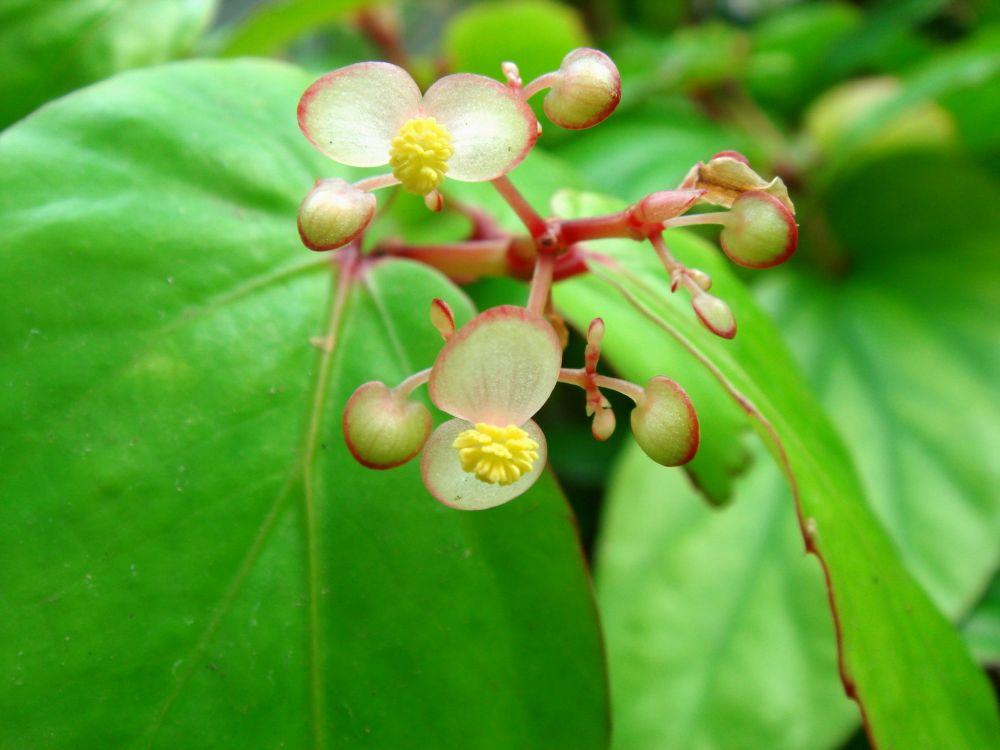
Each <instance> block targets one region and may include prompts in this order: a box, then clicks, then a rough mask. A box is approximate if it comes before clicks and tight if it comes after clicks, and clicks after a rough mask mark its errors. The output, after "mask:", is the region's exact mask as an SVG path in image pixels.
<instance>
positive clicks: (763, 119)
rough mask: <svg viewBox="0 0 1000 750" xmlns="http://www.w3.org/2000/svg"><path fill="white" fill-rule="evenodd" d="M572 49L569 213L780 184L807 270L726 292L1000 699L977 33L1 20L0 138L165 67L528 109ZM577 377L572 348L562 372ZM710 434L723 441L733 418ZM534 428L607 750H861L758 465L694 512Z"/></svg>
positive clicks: (516, 14)
mask: <svg viewBox="0 0 1000 750" xmlns="http://www.w3.org/2000/svg"><path fill="white" fill-rule="evenodd" d="M583 45H592V46H597V47H599V48H601V49H603V50H605V51H607V52H608V53H609V54H610V55H611V56H612V58H613V59H614V60H615V61H616V62H617V64H618V66H619V68H620V70H621V73H622V79H623V97H622V102H621V106H620V107H619V109H618V111H617V112H616V113H615V114H614V115H613V117H611V118H610V119H609V120H608V121H607V122H606V123H604V124H602V125H601V126H600V127H597V128H595V129H593V130H590V131H584V132H579V133H576V132H574V133H568V132H564V131H559V130H558V129H557V128H555V127H554V126H551V125H549V124H547V123H546V124H545V133H544V137H543V139H542V140H541V142H540V145H541V148H542V149H544V150H547V151H548V152H549V155H550V156H551V158H552V159H553V160H554V161H552V162H551V164H559V165H560V166H559V169H564V170H566V173H567V174H568V173H572V175H573V177H572V180H573V183H574V186H575V187H585V188H586V187H589V188H597V189H600V190H601V191H602V192H605V193H609V194H611V195H613V196H615V197H618V198H621V199H624V200H635V199H637V198H639V197H641V196H642V195H644V194H646V193H648V192H651V191H653V190H658V189H664V188H669V187H672V186H674V185H675V184H676V183H678V182H679V181H680V179H681V178H682V177H683V175H684V174H685V172H686V171H687V170H688V168H689V167H690V166H691V165H692V164H693V163H694V162H696V161H698V160H702V159H706V158H707V157H708V156H710V155H711V154H713V153H715V152H718V151H721V150H725V149H736V150H740V151H743V152H744V153H746V154H747V155H748V156H749V158H750V160H751V163H753V164H754V166H755V168H756V169H757V171H758V172H760V173H761V174H765V175H770V174H777V175H780V176H781V177H782V178H783V179H784V180H785V181H786V182H787V183H788V185H789V187H790V190H791V192H792V195H793V196H794V199H795V202H796V205H797V208H798V220H799V223H800V227H801V229H800V232H801V235H800V236H801V240H800V249H799V251H798V253H797V254H796V256H795V257H794V258H793V259H792V261H791V262H789V263H788V264H787V265H786V266H785V267H783V268H781V269H779V270H777V271H774V272H767V273H755V272H743V273H742V276H743V278H744V281H746V282H747V283H748V284H750V285H751V288H752V289H753V290H754V293H755V294H756V296H757V299H758V301H759V302H760V304H762V305H763V306H764V307H765V308H766V309H767V310H768V311H769V312H770V313H771V314H772V315H773V316H774V319H775V320H776V322H777V325H778V327H779V329H780V330H781V331H782V333H783V335H784V336H785V338H786V341H787V343H788V344H789V346H790V347H791V349H792V350H793V353H794V354H795V355H796V358H797V359H798V362H799V364H800V365H801V366H802V368H803V369H804V371H805V372H806V374H807V376H808V378H809V381H810V384H811V386H812V388H813V389H814V391H815V393H816V394H817V395H818V396H819V397H820V399H821V400H822V402H823V404H824V406H825V407H826V410H827V412H828V414H829V416H830V417H831V418H832V419H833V421H834V423H835V424H836V425H837V427H838V428H839V430H840V431H841V434H842V435H843V437H844V438H845V439H846V441H847V443H848V445H849V447H850V449H851V452H852V455H853V458H854V460H855V461H856V463H857V465H858V467H859V469H860V471H861V474H862V477H863V481H864V484H865V487H866V489H867V491H868V495H869V497H870V498H871V499H872V502H873V504H874V506H875V510H876V511H877V513H878V515H879V517H880V519H881V521H882V522H883V523H884V524H885V526H886V528H887V529H888V531H889V533H890V535H891V536H892V538H893V540H894V542H895V543H896V545H897V546H898V548H899V550H900V553H901V555H902V557H903V559H904V561H905V563H906V565H907V567H908V568H909V570H910V571H911V573H912V574H913V575H914V576H915V577H916V578H917V580H918V581H919V582H920V583H921V584H922V585H923V586H924V587H925V589H926V590H927V591H928V593H929V594H930V595H931V597H932V599H933V600H934V601H935V603H936V604H937V605H938V606H939V607H940V608H941V609H942V610H943V611H944V612H945V613H946V614H947V615H948V616H949V617H950V618H951V619H952V620H953V621H954V622H955V623H956V625H957V626H958V627H959V628H961V630H962V631H963V632H964V634H965V636H966V638H967V641H968V643H969V645H970V647H971V648H972V649H973V652H974V654H975V655H976V657H977V658H978V659H979V660H980V662H981V663H982V665H983V666H984V668H985V669H986V670H987V671H988V672H989V673H990V674H991V676H992V677H993V679H994V680H997V679H998V675H1000V671H998V670H1000V579H998V578H997V567H998V561H1000V508H998V505H1000V498H998V492H997V487H998V462H1000V458H998V456H1000V439H998V432H997V430H998V416H997V408H998V407H997V398H996V395H997V391H996V388H997V385H996V384H997V383H998V382H1000V363H998V356H997V355H998V351H1000V347H998V344H1000V337H998V328H997V318H998V313H1000V309H998V305H997V296H998V293H997V289H998V288H1000V287H998V284H1000V255H998V253H1000V229H998V225H997V224H996V223H995V216H996V207H997V205H1000V127H998V123H1000V7H998V6H997V5H996V4H995V3H992V2H989V1H988V0H899V1H896V2H853V3H848V2H840V1H821V2H794V1H793V0H728V1H726V0H718V1H717V2H710V1H708V0H703V1H699V0H695V1H693V2H663V0H622V1H621V2H614V1H613V0H592V1H590V2H586V1H581V2H574V3H557V2H550V1H549V0H513V1H505V2H483V3H462V2H452V1H449V0H435V1H431V2H419V3H417V2H403V3H398V4H392V5H384V4H376V3H371V2H363V1H362V0H354V1H351V0H327V1H325V2H321V1H319V0H273V1H270V2H269V1H267V0H265V1H263V2H261V1H254V0H223V2H221V3H220V4H214V3H212V2H209V0H200V1H199V0H186V1H184V2H168V1H167V0H142V1H138V2H134V3H116V2H111V1H109V0H78V1H76V2H72V3H51V4H50V3H30V2H24V1H23V0H20V1H19V0H4V1H3V2H0V70H3V71H4V77H3V81H2V83H0V91H2V97H0V102H2V105H0V124H3V125H6V124H9V123H11V122H13V121H15V120H17V119H19V118H20V117H22V116H24V115H26V114H27V113H29V112H30V111H32V110H33V109H35V108H36V107H37V106H38V105H40V104H42V103H43V102H44V101H46V100H48V99H52V98H55V97H58V96H60V95H62V94H64V93H66V92H68V91H70V90H72V89H73V88H77V87H79V86H83V85H85V84H87V83H90V82H92V81H96V80H99V79H101V78H103V77H106V76H108V75H111V74H112V73H114V72H116V71H118V70H122V69H126V68H130V67H137V66H144V65H150V64H153V63H157V62H161V61H164V60H168V59H171V58H177V57H186V56H218V57H237V56H267V57H277V58H282V59H286V60H290V61H292V62H294V63H296V64H298V65H300V66H302V67H304V68H306V69H307V70H309V71H312V72H317V73H318V72H322V71H326V70H329V69H332V68H335V67H338V66H340V65H344V64H348V63H351V62H355V61H357V60H359V59H388V60H391V61H393V62H397V63H399V64H404V65H406V66H407V67H408V68H409V69H410V70H411V71H413V72H414V74H415V75H416V77H417V78H418V80H419V81H421V82H422V83H423V84H426V83H427V82H429V81H431V80H433V78H435V77H436V76H438V75H440V74H441V73H443V72H447V71H452V70H463V71H472V72H479V73H483V74H486V75H491V76H495V77H498V76H499V67H498V62H499V61H500V60H508V59H509V60H514V61H516V62H517V63H518V65H519V66H520V69H521V72H522V76H523V77H524V80H525V81H528V80H529V79H531V78H532V77H534V76H536V75H538V74H541V73H543V72H546V71H548V70H552V69H554V68H555V67H557V66H558V63H559V61H560V60H561V58H562V56H563V55H564V54H565V53H566V52H567V51H568V50H570V49H572V48H574V47H578V46H583ZM26 61H27V62H26ZM543 122H544V121H543ZM532 158H535V157H532ZM529 169H530V167H529V165H525V167H523V168H522V170H529ZM522 174H530V173H529V172H527V171H525V172H523V173H522ZM512 177H513V179H514V181H515V182H518V180H519V172H515V173H514V174H513V175H512ZM526 179H529V180H530V179H533V177H528V178H526ZM400 203H401V204H402V205H401V206H399V207H396V206H394V208H393V210H392V211H391V212H390V213H389V214H388V216H387V218H386V220H385V221H384V222H383V223H382V225H381V226H380V227H379V228H378V229H377V232H378V233H381V234H382V236H385V235H391V234H394V233H401V232H404V231H405V232H406V233H407V234H408V236H410V237H411V238H412V237H413V235H414V233H415V232H429V233H430V234H429V235H428V236H429V237H434V236H446V235H447V234H449V233H456V232H458V231H461V228H462V227H461V226H455V222H456V221H457V219H456V218H455V217H454V216H452V217H451V218H450V219H449V220H448V221H446V222H444V224H443V225H439V226H438V227H436V228H431V229H428V228H426V227H425V226H424V224H425V223H426V222H424V221H423V218H422V216H423V215H422V214H414V213H413V210H412V209H413V206H412V205H411V204H407V203H406V201H400ZM446 216H447V214H446ZM699 231H700V230H699ZM704 234H706V236H711V233H710V232H709V231H707V230H706V231H705V232H704ZM470 291H471V292H472V294H473V297H474V298H475V299H476V300H477V301H478V302H479V303H480V304H490V303H491V302H496V301H499V300H501V299H503V300H506V301H509V300H510V299H511V298H516V297H517V296H518V295H523V287H522V286H520V285H518V284H516V283H514V282H507V281H484V282H478V283H476V284H474V285H472V286H471V287H470ZM642 345H643V339H642V338H641V336H640V335H639V334H638V333H636V338H635V340H634V342H633V346H635V347H641V346H642ZM581 355H582V343H581V340H580V338H579V336H576V335H574V337H573V339H572V341H571V344H570V351H569V354H568V355H567V356H568V358H569V359H570V361H573V360H574V359H577V358H579V357H580V356H581ZM626 359H627V357H626ZM621 366H623V367H624V366H626V365H621ZM668 367H669V365H668ZM669 372H670V371H669V369H668V373H669ZM695 377H696V376H695ZM685 385H687V383H685ZM713 418H718V419H720V420H721V421H723V422H727V423H733V424H734V425H735V426H734V428H733V430H734V431H735V432H739V431H741V430H742V426H741V425H742V421H741V420H740V418H739V416H738V415H737V416H734V415H732V414H720V415H718V416H717V417H714V416H713ZM542 419H543V422H544V425H543V426H544V427H545V429H546V434H547V435H548V438H549V441H550V457H551V460H552V463H553V465H554V468H555V470H556V474H557V475H558V477H559V480H560V482H561V484H562V486H563V488H564V490H565V491H566V494H567V495H568V497H569V498H570V500H571V502H572V503H573V505H574V508H575V510H576V513H577V517H578V520H579V524H580V528H581V533H582V536H583V539H584V542H585V547H586V550H587V553H588V556H589V557H590V559H591V562H592V565H593V567H594V570H595V576H596V580H597V589H598V596H599V599H600V604H601V608H602V616H603V620H604V626H605V630H606V638H607V646H608V651H609V660H610V674H611V688H612V696H613V698H612V700H613V705H614V715H615V726H616V735H615V736H616V741H617V743H618V744H617V747H619V748H621V750H636V749H642V748H670V747H678V748H680V747H684V748H687V747H690V748H743V747H768V748H777V749H780V748H823V747H828V748H834V747H838V746H843V745H845V744H846V745H847V746H850V747H863V746H864V745H865V740H864V736H863V734H861V733H859V732H858V718H857V712H856V711H855V709H854V707H853V706H852V705H851V704H850V703H849V702H848V701H847V700H846V698H844V697H843V692H842V689H841V688H840V685H839V683H838V680H837V674H836V662H835V651H834V642H833V637H832V624H831V622H830V618H829V613H828V610H827V607H826V602H825V595H824V593H823V589H822V583H821V579H820V576H819V572H818V570H817V569H816V567H815V565H812V564H810V563H809V562H807V561H806V560H804V559H803V554H802V544H801V539H800V537H799V536H798V531H797V528H796V525H795V519H794V511H793V506H792V503H791V501H790V497H789V496H788V490H787V489H786V487H785V484H784V482H783V481H781V479H780V476H779V475H778V473H777V471H776V469H775V468H774V467H773V466H772V465H771V462H770V461H768V460H766V459H762V458H761V452H760V450H759V449H757V448H756V447H755V446H754V441H752V440H750V439H749V438H748V439H746V440H743V439H737V440H733V441H732V442H731V443H730V444H729V445H728V446H727V448H726V450H725V451H724V452H720V453H718V454H716V453H713V454H712V455H711V456H710V458H711V461H707V460H706V461H705V466H704V467H702V466H699V465H696V466H695V467H694V469H693V471H692V472H691V474H692V476H693V477H694V479H695V481H693V482H692V481H690V480H689V479H688V478H687V477H685V475H683V474H680V473H679V472H667V471H665V470H662V469H659V468H658V467H655V466H653V465H652V464H650V463H649V462H646V461H643V460H641V457H640V456H639V455H638V454H637V452H636V451H635V450H634V449H631V448H628V447H627V446H626V443H625V441H623V440H621V437H622V433H623V432H624V430H623V429H620V430H619V434H618V435H617V436H616V437H615V438H614V439H612V440H611V441H609V442H608V443H604V444H601V443H595V442H591V441H589V440H584V439H583V438H582V437H581V436H582V435H584V434H586V432H587V430H588V427H587V424H586V420H585V418H584V415H583V414H582V408H581V404H580V401H579V399H578V398H577V394H575V393H563V392H562V391H557V395H556V397H555V398H554V399H553V401H552V402H551V403H550V404H549V405H548V406H547V407H546V409H545V411H544V412H543V415H542ZM706 501H707V502H706ZM790 676H791V677H790Z"/></svg>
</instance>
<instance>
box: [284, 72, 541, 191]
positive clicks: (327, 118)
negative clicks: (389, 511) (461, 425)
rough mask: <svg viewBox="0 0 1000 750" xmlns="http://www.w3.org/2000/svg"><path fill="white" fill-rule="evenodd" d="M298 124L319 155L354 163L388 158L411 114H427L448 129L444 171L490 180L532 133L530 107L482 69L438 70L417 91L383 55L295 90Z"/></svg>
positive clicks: (524, 148) (516, 157)
mask: <svg viewBox="0 0 1000 750" xmlns="http://www.w3.org/2000/svg"><path fill="white" fill-rule="evenodd" d="M298 117H299V127H300V128H301V129H302V132H303V133H305V135H306V137H307V138H308V139H309V140H310V141H311V142H312V143H313V144H314V145H315V146H316V147H317V148H318V149H319V150H320V151H322V152H323V153H324V154H326V155H327V156H329V157H330V158H332V159H334V160H335V161H338V162H340V163H341V164H347V165H349V166H355V167H376V166H382V165H385V164H388V163H389V152H390V148H391V146H392V140H393V138H395V137H396V136H397V135H398V134H399V132H400V130H401V129H402V128H403V126H404V125H405V124H406V123H407V122H409V121H410V120H413V119H416V118H428V117H430V118H434V120H435V121H436V122H437V123H438V124H439V125H440V126H442V127H443V128H444V129H445V130H446V131H447V133H448V135H449V136H450V143H451V148H452V150H453V153H452V154H451V155H450V157H449V158H448V169H447V173H448V176H449V177H452V178H454V179H456V180H460V181H463V182H480V181H485V180H492V179H495V178H497V177H500V176H501V175H504V174H506V173H507V172H509V171H510V170H511V169H513V168H514V167H515V166H516V165H517V164H518V163H519V162H520V161H521V160H522V159H523V158H524V157H525V155H526V154H527V153H528V151H529V150H530V149H531V147H532V145H534V142H535V139H536V138H537V137H538V123H537V120H536V119H535V116H534V113H533V112H532V111H531V108H530V107H529V106H528V105H527V104H526V103H525V102H524V100H523V99H522V98H521V97H520V96H518V95H517V94H516V93H515V92H514V91H513V90H511V89H510V88H508V87H507V86H504V85H503V84H501V83H499V82H498V81H494V80H493V79H491V78H486V77H485V76H478V75H472V74H464V73H463V74H457V75H450V76H445V77H444V78H442V79H440V80H438V81H437V82H436V83H434V84H433V85H432V86H431V87H430V88H429V89H428V90H427V93H426V94H424V95H423V96H421V94H420V89H419V88H418V87H417V84H416V83H415V82H414V80H413V79H412V78H411V77H410V75H409V73H407V72H406V71H405V70H403V69H402V68H400V67H398V66H396V65H392V64H390V63H384V62H364V63H357V64H355V65H348V66H347V67H345V68H340V69H339V70H335V71H333V72H332V73H327V74H326V75H325V76H323V77H322V78H320V79H319V80H317V81H316V82H315V83H313V84H312V86H310V87H309V88H308V89H307V90H306V92H305V93H304V94H303V95H302V99H301V100H300V101H299V109H298Z"/></svg>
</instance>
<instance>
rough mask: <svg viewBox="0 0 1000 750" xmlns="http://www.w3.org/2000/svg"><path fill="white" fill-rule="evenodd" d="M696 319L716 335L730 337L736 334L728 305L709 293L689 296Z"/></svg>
mask: <svg viewBox="0 0 1000 750" xmlns="http://www.w3.org/2000/svg"><path fill="white" fill-rule="evenodd" d="M691 307H693V308H694V311H695V314H696V315H697V316H698V319H699V320H700V321H701V322H702V323H703V324H704V325H705V327H706V328H707V329H708V330H710V331H711V332H712V333H714V334H715V335H716V336H721V337H722V338H724V339H731V338H732V337H733V336H735V335H736V318H734V317H733V311H732V310H730V309H729V305H727V304H726V303H725V302H723V301H722V300H721V299H719V298H718V297H714V296H712V295H711V294H698V295H695V296H694V297H692V298H691Z"/></svg>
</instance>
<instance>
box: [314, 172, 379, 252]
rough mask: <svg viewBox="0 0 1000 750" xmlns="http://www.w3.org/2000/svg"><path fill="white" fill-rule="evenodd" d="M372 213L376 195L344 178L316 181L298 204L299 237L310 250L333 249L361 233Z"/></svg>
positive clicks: (369, 220) (373, 212)
mask: <svg viewBox="0 0 1000 750" xmlns="http://www.w3.org/2000/svg"><path fill="white" fill-rule="evenodd" d="M374 214H375V196H374V195H372V194H371V193H366V192H365V191H363V190H358V189H357V188H356V187H354V186H353V185H351V184H350V183H348V182H345V181H344V180H341V179H337V178H332V179H327V180H317V181H316V184H315V185H314V186H313V189H312V190H310V191H309V194H308V195H306V197H305V200H303V201H302V205H300V206H299V220H298V224H299V236H300V237H301V238H302V243H303V244H304V245H305V246H306V247H308V248H309V249H310V250H336V249H337V248H338V247H343V246H344V245H346V244H347V243H349V242H350V241H351V240H353V239H355V238H356V237H357V236H358V235H359V234H361V233H362V232H363V231H364V230H365V228H366V227H367V226H368V224H369V223H370V222H371V220H372V216H373V215H374Z"/></svg>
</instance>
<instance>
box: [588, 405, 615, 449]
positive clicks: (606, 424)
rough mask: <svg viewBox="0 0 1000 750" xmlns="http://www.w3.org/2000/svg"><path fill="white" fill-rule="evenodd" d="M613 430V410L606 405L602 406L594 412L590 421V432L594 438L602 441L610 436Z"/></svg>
mask: <svg viewBox="0 0 1000 750" xmlns="http://www.w3.org/2000/svg"><path fill="white" fill-rule="evenodd" d="M614 432H615V412H614V410H613V409H611V408H610V407H608V406H602V407H601V408H600V409H598V410H597V411H595V412H594V419H593V421H592V422H591V423H590V434H591V435H593V436H594V439H595V440H600V441H604V440H607V439H608V438H610V437H611V436H612V435H613V434H614Z"/></svg>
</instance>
